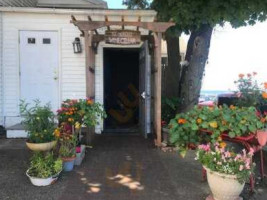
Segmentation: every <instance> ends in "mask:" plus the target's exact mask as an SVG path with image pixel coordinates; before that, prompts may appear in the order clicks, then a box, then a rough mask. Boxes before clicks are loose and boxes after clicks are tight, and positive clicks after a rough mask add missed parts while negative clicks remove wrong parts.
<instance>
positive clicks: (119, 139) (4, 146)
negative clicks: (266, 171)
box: [0, 136, 267, 200]
mask: <svg viewBox="0 0 267 200" xmlns="http://www.w3.org/2000/svg"><path fill="white" fill-rule="evenodd" d="M29 156H30V152H29V151H28V150H27V149H26V147H25V141H24V140H6V139H1V140H0V159H1V162H0V199H1V200H2V199H3V200H6V199H11V200H24V199H25V200H33V199H38V200H43V199H44V200H47V199H51V200H52V199H55V200H79V199H81V200H82V199H90V200H131V199H135V200H188V199H189V200H203V199H205V197H206V196H207V195H208V193H209V188H208V185H207V183H206V182H203V181H202V177H201V166H200V165H199V164H198V163H197V162H196V161H194V152H189V154H188V156H187V157H186V158H185V159H182V158H180V157H179V155H178V154H177V153H164V152H162V151H160V150H158V149H155V148H154V146H153V144H152V142H151V141H150V140H145V139H143V138H142V137H138V136H108V137H107V136H105V137H97V138H96V141H95V144H94V146H93V148H88V149H87V154H86V157H85V160H84V162H83V164H82V165H81V166H79V167H76V168H75V170H74V171H73V172H69V173H63V174H62V176H61V178H60V179H59V180H58V182H57V183H56V184H54V185H52V186H48V187H35V186H32V185H31V183H30V181H29V180H28V178H27V177H26V175H25V171H26V169H27V165H28V158H29ZM257 191H258V192H257V194H256V195H254V196H252V197H249V198H246V199H257V200H263V199H265V200H266V199H267V194H266V191H267V190H266V186H264V187H258V188H257ZM247 196H248V195H247ZM246 199H245V200H246Z"/></svg>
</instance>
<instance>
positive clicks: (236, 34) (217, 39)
mask: <svg viewBox="0 0 267 200" xmlns="http://www.w3.org/2000/svg"><path fill="white" fill-rule="evenodd" d="M107 2H108V6H109V8H125V6H122V5H121V4H122V3H121V2H122V0H107ZM252 72H257V73H258V75H257V79H258V82H259V83H261V82H267V22H264V23H258V24H256V25H254V26H247V27H242V28H238V29H233V28H231V26H230V25H225V26H224V27H223V28H222V27H216V28H215V30H214V33H213V35H212V40H211V46H210V54H209V61H208V64H207V66H206V70H205V76H204V79H203V86H202V90H234V89H236V87H235V84H234V81H235V80H237V78H238V74H240V73H244V74H247V73H252Z"/></svg>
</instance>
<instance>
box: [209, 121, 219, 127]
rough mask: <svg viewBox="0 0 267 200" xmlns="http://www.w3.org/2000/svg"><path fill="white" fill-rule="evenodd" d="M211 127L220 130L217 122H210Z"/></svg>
mask: <svg viewBox="0 0 267 200" xmlns="http://www.w3.org/2000/svg"><path fill="white" fill-rule="evenodd" d="M210 127H212V128H218V123H217V122H210Z"/></svg>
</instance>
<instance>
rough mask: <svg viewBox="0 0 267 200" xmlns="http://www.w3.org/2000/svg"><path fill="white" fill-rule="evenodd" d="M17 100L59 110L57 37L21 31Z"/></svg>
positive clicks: (52, 34) (50, 33) (46, 33)
mask: <svg viewBox="0 0 267 200" xmlns="http://www.w3.org/2000/svg"><path fill="white" fill-rule="evenodd" d="M20 87H21V88H20V98H21V99H23V100H26V101H27V102H29V103H30V102H32V101H33V100H36V99H39V100H40V101H41V103H42V104H45V103H48V102H50V103H51V107H52V109H53V110H54V111H56V109H58V106H59V98H58V34H57V32H48V31H20Z"/></svg>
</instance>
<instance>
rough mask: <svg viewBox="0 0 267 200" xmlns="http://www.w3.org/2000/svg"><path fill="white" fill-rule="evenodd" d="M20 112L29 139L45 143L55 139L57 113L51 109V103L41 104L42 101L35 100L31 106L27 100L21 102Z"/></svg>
mask: <svg viewBox="0 0 267 200" xmlns="http://www.w3.org/2000/svg"><path fill="white" fill-rule="evenodd" d="M20 113H21V115H22V117H23V121H22V124H23V125H24V127H25V130H26V131H27V132H28V140H29V142H33V143H45V142H51V141H53V140H54V139H55V138H54V135H53V132H54V129H55V120H54V119H55V115H54V113H53V112H52V111H51V107H50V104H46V105H44V106H41V105H40V101H38V100H36V101H34V105H33V106H31V107H30V105H29V104H28V103H26V102H25V101H21V103H20Z"/></svg>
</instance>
